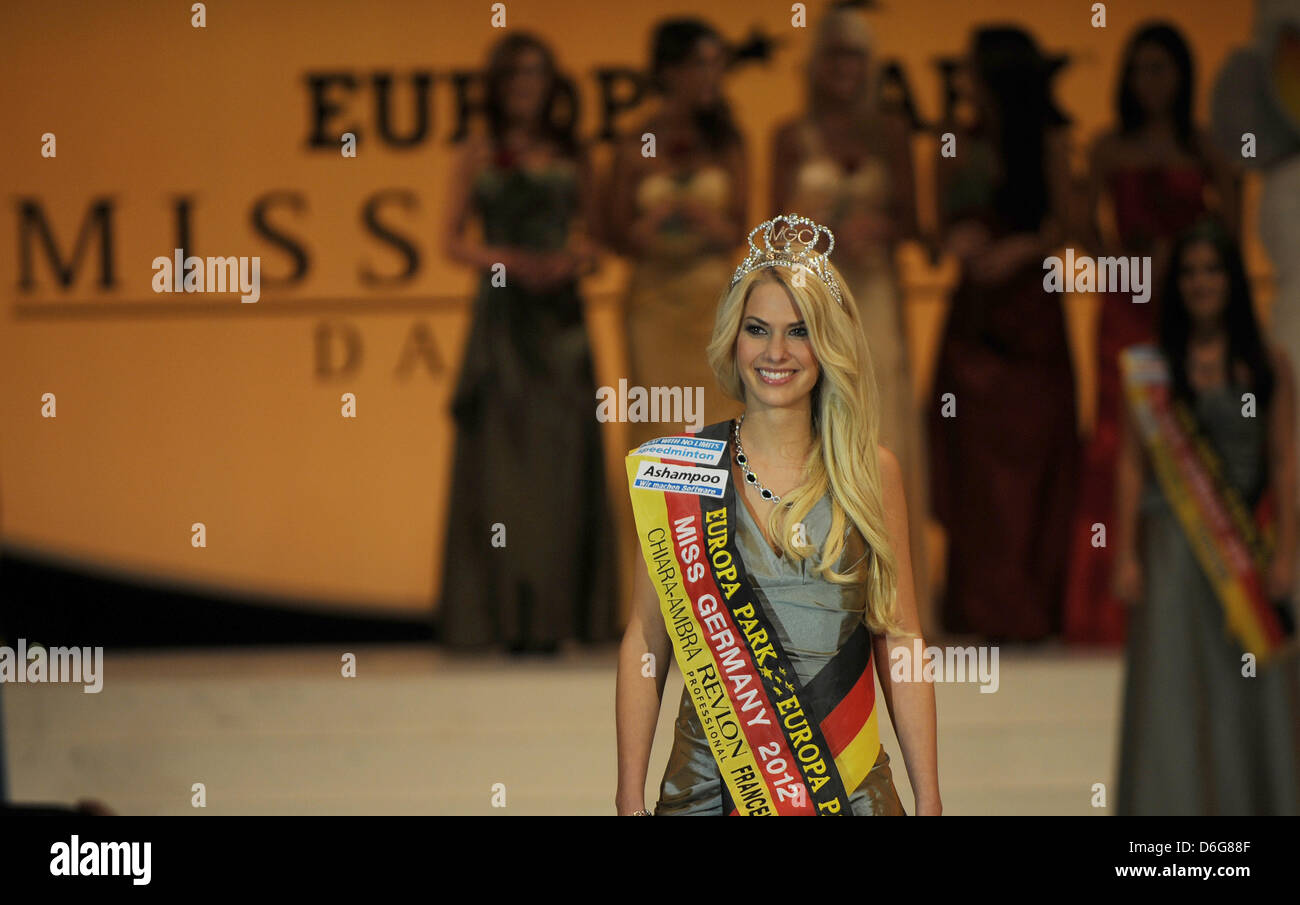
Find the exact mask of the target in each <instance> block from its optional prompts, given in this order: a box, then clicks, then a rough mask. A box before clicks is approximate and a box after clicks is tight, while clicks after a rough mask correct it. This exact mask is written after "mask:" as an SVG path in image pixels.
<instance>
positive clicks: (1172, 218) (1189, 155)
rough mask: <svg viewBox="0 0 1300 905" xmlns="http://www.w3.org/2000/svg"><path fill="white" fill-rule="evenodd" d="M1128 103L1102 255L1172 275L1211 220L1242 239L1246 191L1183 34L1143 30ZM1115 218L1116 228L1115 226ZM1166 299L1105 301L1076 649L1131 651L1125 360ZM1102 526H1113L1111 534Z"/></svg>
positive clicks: (1072, 604)
mask: <svg viewBox="0 0 1300 905" xmlns="http://www.w3.org/2000/svg"><path fill="white" fill-rule="evenodd" d="M1120 72H1121V76H1120V84H1119V88H1118V91H1117V93H1116V108H1117V115H1118V119H1119V124H1118V126H1117V128H1115V129H1113V130H1112V131H1109V132H1107V133H1105V134H1104V135H1102V136H1101V137H1100V138H1098V139H1097V141H1096V143H1095V144H1094V145H1093V149H1092V154H1091V166H1090V173H1089V201H1090V213H1091V214H1092V217H1091V224H1090V231H1091V236H1090V238H1091V243H1090V244H1091V245H1092V247H1093V248H1094V249H1096V252H1095V253H1096V254H1098V255H1105V256H1119V255H1123V256H1129V257H1132V256H1139V257H1150V258H1151V264H1152V266H1151V268H1150V270H1149V271H1148V272H1149V273H1151V274H1154V275H1156V276H1159V275H1162V274H1164V273H1165V271H1166V269H1167V262H1168V257H1169V250H1170V248H1171V247H1172V245H1173V241H1174V239H1175V237H1176V236H1178V235H1179V234H1180V233H1182V232H1183V231H1184V230H1186V229H1187V228H1188V227H1190V226H1191V225H1192V224H1193V223H1195V222H1196V221H1197V219H1198V218H1200V216H1201V215H1202V214H1204V213H1205V212H1206V210H1207V208H1210V207H1213V208H1215V209H1216V210H1217V211H1218V213H1219V215H1220V218H1221V219H1222V220H1223V221H1224V222H1226V223H1228V224H1229V225H1230V226H1232V227H1233V228H1235V222H1236V210H1237V197H1238V193H1237V189H1236V185H1235V179H1234V176H1233V173H1232V171H1231V170H1230V169H1229V167H1228V165H1227V163H1226V161H1224V160H1223V159H1222V158H1221V157H1220V155H1219V154H1218V153H1217V152H1216V151H1215V150H1214V149H1213V147H1212V146H1211V144H1210V141H1209V139H1208V138H1207V137H1206V136H1205V135H1204V134H1203V133H1202V132H1201V131H1199V130H1198V129H1197V128H1196V126H1195V124H1194V123H1193V121H1192V97H1193V89H1194V71H1193V62H1192V55H1191V51H1190V50H1189V49H1188V46H1187V42H1186V41H1185V40H1184V39H1183V37H1182V35H1181V34H1180V33H1179V32H1178V31H1177V29H1175V28H1174V27H1173V26H1170V25H1167V24H1164V23H1160V22H1156V23H1149V24H1147V25H1145V26H1142V27H1140V28H1139V29H1138V30H1137V31H1136V32H1135V33H1134V35H1133V37H1132V38H1131V39H1130V40H1129V43H1128V48H1127V50H1126V51H1125V54H1124V62H1123V65H1122V67H1121V70H1120ZM1107 209H1109V211H1110V214H1111V220H1112V222H1111V223H1110V224H1109V225H1108V226H1103V225H1102V223H1101V222H1100V221H1102V220H1104V219H1105V218H1104V212H1105V211H1106V210H1107ZM1159 304H1160V287H1159V286H1158V285H1157V286H1155V287H1152V293H1151V297H1150V299H1149V301H1147V302H1146V303H1138V302H1134V301H1133V295H1132V293H1123V292H1121V293H1108V294H1103V295H1102V296H1101V312H1100V316H1099V318H1098V325H1097V412H1096V420H1095V422H1094V428H1093V433H1092V438H1091V440H1090V441H1089V443H1088V446H1087V450H1086V452H1085V454H1084V462H1083V478H1082V481H1081V483H1080V486H1079V497H1078V509H1077V511H1076V513H1075V519H1074V528H1073V531H1072V535H1071V548H1070V570H1069V578H1068V580H1067V582H1066V598H1065V618H1064V628H1063V636H1064V639H1065V640H1066V641H1068V642H1072V643H1076V644H1100V645H1108V646H1115V645H1119V644H1120V643H1122V642H1123V640H1124V624H1125V608H1124V606H1123V604H1122V603H1121V602H1120V601H1119V600H1117V599H1116V598H1115V597H1114V595H1113V594H1112V593H1111V590H1110V574H1111V568H1112V562H1113V556H1112V555H1111V549H1112V547H1111V546H1110V544H1109V543H1108V542H1106V543H1103V541H1104V540H1107V541H1108V538H1107V535H1109V534H1110V533H1111V531H1112V529H1113V526H1114V511H1115V463H1116V459H1117V456H1118V454H1119V415H1120V409H1121V404H1122V400H1121V395H1122V391H1121V388H1120V376H1119V353H1120V350H1121V349H1123V348H1124V347H1125V346H1130V345H1134V344H1137V343H1145V342H1151V341H1153V340H1154V338H1155V325H1156V322H1157V315H1158V313H1159ZM1099 526H1105V533H1104V534H1103V532H1102V529H1101V528H1100V527H1099Z"/></svg>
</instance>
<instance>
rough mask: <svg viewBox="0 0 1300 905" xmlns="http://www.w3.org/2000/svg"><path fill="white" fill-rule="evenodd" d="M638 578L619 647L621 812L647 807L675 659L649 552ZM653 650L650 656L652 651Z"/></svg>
mask: <svg viewBox="0 0 1300 905" xmlns="http://www.w3.org/2000/svg"><path fill="white" fill-rule="evenodd" d="M634 568H635V569H636V574H635V577H634V578H633V581H632V616H631V619H630V620H629V621H628V624H627V630H626V631H624V632H623V643H622V645H621V646H620V647H619V653H618V684H617V688H616V690H615V695H614V698H615V701H614V717H615V724H616V727H617V731H618V789H617V791H616V793H615V797H614V805H615V807H616V808H617V810H618V813H619V814H631V813H632V812H633V811H637V810H640V809H641V808H644V807H645V782H646V773H647V771H648V770H649V767H650V748H651V745H652V744H653V743H654V737H655V725H656V724H657V723H658V722H659V704H660V701H661V700H662V699H663V693H664V682H665V681H666V680H667V677H668V669H669V665H670V663H671V662H672V642H671V640H670V639H669V637H668V629H667V628H665V627H664V620H663V617H662V616H661V615H660V611H659V597H658V595H657V594H656V593H655V589H654V586H653V585H652V584H651V583H650V573H649V572H648V571H647V569H646V564H645V557H644V556H643V555H642V553H641V549H640V547H638V548H637V553H636V566H635V567H634ZM647 654H648V655H649V656H648V657H647V656H646V655H647Z"/></svg>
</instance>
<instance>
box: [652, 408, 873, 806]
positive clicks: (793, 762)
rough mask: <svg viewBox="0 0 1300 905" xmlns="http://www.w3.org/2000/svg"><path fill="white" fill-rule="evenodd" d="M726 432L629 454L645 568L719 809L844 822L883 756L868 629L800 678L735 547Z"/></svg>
mask: <svg viewBox="0 0 1300 905" xmlns="http://www.w3.org/2000/svg"><path fill="white" fill-rule="evenodd" d="M728 429H729V423H728V422H723V423H721V424H717V425H711V426H710V427H708V428H705V430H703V431H701V432H700V434H698V435H694V436H693V437H692V436H691V435H686V436H684V437H681V438H678V437H672V438H664V439H662V440H659V441H654V442H653V443H651V444H646V445H644V446H642V447H640V448H639V449H638V450H633V451H632V452H631V453H629V454H628V457H627V471H628V483H629V492H630V493H631V497H632V507H633V511H634V512H635V515H636V526H637V535H638V537H639V539H640V543H641V547H642V552H643V554H644V556H645V561H646V565H647V568H648V569H649V572H650V577H651V580H652V582H653V584H654V585H655V589H656V592H657V593H658V595H659V602H660V609H661V611H662V613H663V617H664V622H665V625H666V626H667V628H668V634H669V637H670V638H671V639H672V642H673V650H674V653H675V656H676V659H677V664H678V666H679V668H680V669H681V672H682V676H683V679H684V681H685V684H686V689H687V693H688V695H689V696H690V698H691V701H692V702H693V704H694V706H695V710H696V713H697V714H698V715H699V718H700V725H701V727H702V728H703V731H704V735H705V738H706V740H707V742H708V744H709V748H710V750H711V751H712V753H713V756H714V760H715V761H716V763H717V765H718V770H719V773H720V775H721V778H722V785H723V806H724V811H723V812H724V813H729V814H741V815H773V814H808V815H812V814H817V815H844V816H848V815H851V814H852V813H853V812H852V809H851V807H850V805H849V800H848V798H849V794H850V793H851V792H852V791H854V790H856V788H857V787H858V785H860V784H861V782H862V780H863V779H865V778H866V775H867V773H868V772H869V771H870V770H871V767H872V766H873V765H874V763H875V760H876V755H877V753H878V751H879V748H880V739H879V732H878V726H877V723H876V713H875V684H874V681H875V680H874V677H873V674H872V669H871V665H872V664H871V636H870V632H869V631H868V630H867V628H866V626H865V625H860V626H859V627H858V630H857V631H855V632H854V634H853V635H852V636H851V637H850V641H849V643H848V644H846V645H845V646H844V647H843V648H842V649H841V650H840V651H839V652H838V653H837V655H836V656H835V657H834V658H833V659H832V660H831V662H830V663H828V664H827V665H826V666H824V667H823V668H822V670H821V672H819V673H818V675H817V676H816V677H815V678H814V680H813V681H812V682H810V683H808V685H807V686H803V685H802V684H801V683H800V681H799V677H798V675H797V674H796V672H795V669H794V666H793V665H792V663H791V661H790V659H789V657H788V655H787V654H786V653H785V651H784V649H783V647H782V645H781V641H780V637H779V633H778V631H777V630H776V628H775V627H774V626H773V625H772V622H771V620H770V618H769V616H768V614H767V612H766V610H765V608H764V604H763V602H762V601H761V600H760V599H759V597H758V596H757V594H756V589H755V588H754V586H753V583H752V582H751V581H750V580H749V578H748V576H747V574H746V572H745V568H744V562H743V561H742V559H741V557H740V555H739V553H738V551H737V547H736V543H735V531H736V516H737V509H736V507H737V504H738V502H739V501H738V499H737V496H736V494H735V492H734V488H733V485H732V482H731V480H730V468H729V464H730V459H729V455H728V453H727V450H726V438H727V436H728ZM696 438H698V439H696ZM700 441H704V443H703V444H700ZM687 444H691V445H687ZM694 444H698V445H694ZM710 447H711V448H710ZM719 462H720V465H719V464H718V463H719ZM688 463H689V464H688ZM740 505H743V503H740Z"/></svg>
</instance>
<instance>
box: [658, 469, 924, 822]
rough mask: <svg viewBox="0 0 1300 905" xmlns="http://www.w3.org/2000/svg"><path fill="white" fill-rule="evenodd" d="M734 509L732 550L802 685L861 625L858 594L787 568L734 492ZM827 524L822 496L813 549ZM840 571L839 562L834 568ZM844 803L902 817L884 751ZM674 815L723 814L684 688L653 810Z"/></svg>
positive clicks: (713, 765) (861, 812)
mask: <svg viewBox="0 0 1300 905" xmlns="http://www.w3.org/2000/svg"><path fill="white" fill-rule="evenodd" d="M736 509H737V511H738V516H737V526H736V545H737V547H738V549H739V551H740V555H741V558H742V559H743V560H744V562H745V568H746V570H747V571H748V572H749V577H750V580H751V581H752V582H753V583H754V584H755V585H756V586H757V588H758V594H757V595H756V596H757V597H758V599H759V601H760V603H761V605H762V606H763V608H764V610H765V611H766V612H767V616H768V618H769V619H770V620H771V621H772V624H773V626H774V627H775V628H776V630H777V632H778V633H779V635H780V639H781V644H782V645H783V646H784V647H785V651H786V653H787V654H788V655H789V657H790V660H791V663H792V664H793V666H794V668H795V672H796V673H797V674H798V676H799V679H800V681H801V682H803V683H807V682H808V681H810V680H811V679H812V678H813V677H814V676H816V675H817V673H818V672H819V671H820V670H821V668H822V667H823V666H824V665H826V663H827V662H829V661H830V659H831V658H832V657H833V656H835V653H836V652H837V651H838V650H839V648H840V647H841V646H842V645H843V644H844V642H845V641H846V640H847V639H848V637H849V636H850V635H851V634H852V633H853V630H854V629H855V628H857V625H858V623H859V622H860V621H862V615H863V605H862V600H861V592H860V590H858V589H856V588H854V587H852V586H848V587H846V586H841V585H835V584H832V583H830V582H828V581H825V580H823V579H820V578H818V577H817V576H816V575H814V574H813V563H812V562H811V561H809V560H804V561H803V562H801V563H797V564H794V563H788V562H786V561H785V559H784V558H783V557H779V556H777V555H776V553H775V552H774V551H773V550H772V548H771V547H769V546H768V544H767V541H766V540H765V539H764V537H763V532H762V530H760V528H759V527H758V526H757V525H756V524H755V523H754V518H753V516H752V515H751V514H750V512H749V507H748V506H746V505H745V501H744V500H743V499H742V498H740V497H739V494H738V495H737V499H736ZM762 514H763V515H766V513H762ZM830 518H831V506H830V498H829V497H822V498H821V500H819V501H818V502H817V504H816V505H815V506H814V507H813V509H812V511H811V512H809V514H808V517H807V518H806V519H805V521H804V524H805V527H806V533H807V538H808V542H809V543H810V544H812V545H813V546H815V547H817V548H818V549H820V548H821V546H822V544H823V543H824V542H825V540H826V533H827V531H829V530H830ZM843 566H844V557H843V556H841V559H840V562H839V563H838V564H837V568H843ZM876 706H877V707H879V708H881V711H882V713H883V709H884V702H883V701H879V700H877V704H876ZM849 804H850V805H851V807H852V808H853V813H854V815H856V816H863V817H865V816H872V815H882V816H901V815H903V814H904V811H903V805H902V802H901V801H900V800H899V798H898V793H897V791H896V790H895V788H894V781H893V776H892V775H891V773H890V770H889V755H887V754H886V753H885V749H884V746H883V745H882V746H881V748H880V754H879V756H878V757H877V758H876V764H875V766H874V767H872V769H871V772H870V773H869V774H868V775H867V778H866V779H864V780H863V781H862V784H861V785H860V786H859V787H858V789H857V790H856V791H854V792H853V793H852V794H851V795H850V796H849ZM677 815H712V816H721V815H722V777H721V775H720V774H719V772H718V766H717V762H716V761H714V759H713V755H712V754H711V753H710V752H709V748H708V744H707V743H706V742H705V739H704V734H703V732H702V731H701V729H700V722H699V717H698V716H697V715H696V713H695V707H694V706H693V705H692V704H691V701H690V698H689V697H688V696H687V693H686V691H685V689H683V691H682V698H681V703H680V706H679V708H678V713H677V721H676V724H675V731H674V734H673V747H672V752H671V753H670V754H669V757H668V768H667V770H665V772H664V778H663V782H662V784H661V785H660V789H659V803H658V804H657V805H656V807H655V816H677Z"/></svg>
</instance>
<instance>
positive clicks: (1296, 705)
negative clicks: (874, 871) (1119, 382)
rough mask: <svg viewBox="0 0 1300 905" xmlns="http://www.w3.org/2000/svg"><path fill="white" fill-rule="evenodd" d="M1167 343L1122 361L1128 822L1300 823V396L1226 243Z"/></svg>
mask: <svg viewBox="0 0 1300 905" xmlns="http://www.w3.org/2000/svg"><path fill="white" fill-rule="evenodd" d="M1159 337H1160V339H1159V345H1158V346H1156V345H1138V346H1131V347H1129V348H1128V349H1125V350H1124V352H1123V353H1122V355H1121V366H1122V373H1123V379H1124V391H1125V396H1126V400H1127V406H1126V407H1125V408H1124V410H1123V418H1122V421H1121V449H1120V460H1119V467H1118V472H1117V490H1118V496H1117V502H1116V509H1117V531H1116V541H1117V543H1116V563H1115V573H1114V590H1115V594H1116V596H1118V597H1119V598H1120V599H1121V600H1124V601H1126V602H1129V603H1132V604H1135V605H1134V607H1133V609H1132V610H1131V612H1130V614H1129V615H1130V626H1129V633H1128V656H1127V676H1126V682H1125V690H1124V721H1123V730H1122V741H1121V752H1120V771H1119V796H1118V799H1119V800H1118V810H1119V812H1120V813H1121V814H1187V815H1219V814H1291V815H1295V814H1300V661H1298V658H1297V657H1296V655H1295V649H1294V631H1295V613H1294V611H1293V609H1292V606H1293V605H1292V603H1291V601H1290V599H1289V598H1290V593H1291V588H1292V586H1293V585H1294V582H1295V567H1296V564H1295V555H1296V515H1295V510H1294V507H1293V506H1291V505H1282V506H1275V505H1273V502H1274V501H1283V502H1286V503H1288V504H1289V503H1290V501H1292V500H1293V499H1294V498H1295V480H1296V452H1295V387H1294V385H1293V382H1292V372H1291V366H1290V364H1289V363H1288V361H1287V359H1286V356H1285V354H1284V353H1282V352H1281V351H1280V350H1278V349H1270V348H1269V347H1267V346H1266V345H1265V343H1264V340H1263V339H1262V338H1261V336H1260V329H1259V326H1258V324H1257V323H1256V320H1255V313H1254V309H1253V307H1252V304H1251V296H1250V287H1249V284H1248V282H1247V279H1246V274H1245V270H1244V268H1243V266H1242V263H1241V256H1240V253H1239V252H1238V251H1237V247H1236V244H1235V242H1234V241H1233V239H1232V238H1231V236H1230V235H1229V234H1228V233H1227V232H1226V230H1224V229H1222V228H1221V227H1219V226H1217V225H1215V224H1213V223H1207V224H1205V225H1202V226H1199V227H1197V228H1196V229H1195V230H1193V231H1192V232H1190V233H1188V234H1187V235H1186V236H1185V237H1184V238H1183V239H1181V240H1180V241H1179V242H1178V244H1177V245H1176V246H1175V247H1174V249H1173V250H1172V253H1171V264H1170V269H1169V273H1168V277H1167V281H1166V293H1165V301H1164V305H1163V306H1162V310H1161V315H1160V324H1159Z"/></svg>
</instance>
